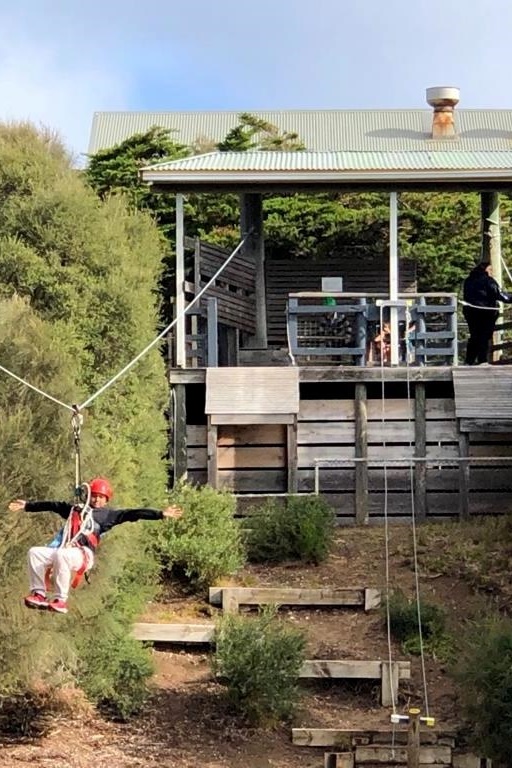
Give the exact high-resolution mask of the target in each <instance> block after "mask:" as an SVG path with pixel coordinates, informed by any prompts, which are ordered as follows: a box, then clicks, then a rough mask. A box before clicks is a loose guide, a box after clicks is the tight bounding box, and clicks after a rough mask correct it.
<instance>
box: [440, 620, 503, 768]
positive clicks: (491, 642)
mask: <svg viewBox="0 0 512 768" xmlns="http://www.w3.org/2000/svg"><path fill="white" fill-rule="evenodd" d="M465 641H466V642H465V646H464V648H463V650H462V652H461V654H460V657H459V660H458V662H457V665H456V666H455V669H454V673H455V677H456V678H457V679H458V681H459V683H460V699H461V703H462V708H463V712H464V714H465V716H466V717H467V719H468V720H469V723H470V726H471V732H472V740H473V746H474V748H475V750H478V752H479V753H480V754H483V755H485V756H486V757H489V758H491V759H492V764H493V765H494V766H495V768H506V766H509V765H510V741H511V739H512V622H511V621H510V619H508V618H507V619H504V618H497V619H487V620H485V621H484V622H481V623H478V624H475V625H474V626H473V627H472V628H470V629H469V630H468V632H467V633H466V634H465Z"/></svg>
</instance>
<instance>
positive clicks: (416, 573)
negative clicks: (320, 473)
mask: <svg viewBox="0 0 512 768" xmlns="http://www.w3.org/2000/svg"><path fill="white" fill-rule="evenodd" d="M384 305H385V302H383V303H382V304H381V305H380V327H381V341H380V379H381V425H382V446H383V449H384V453H385V451H386V433H385V423H386V419H385V413H386V393H385V379H384V333H383V331H382V329H383V327H384V325H383V310H384ZM410 320H411V318H410V311H409V306H408V304H406V305H405V327H406V329H407V328H408V327H409V325H410ZM405 364H406V389H407V412H408V425H409V459H410V460H409V481H410V492H411V519H412V541H413V561H414V577H415V591H416V611H417V618H418V637H419V644H420V658H421V670H422V680H423V695H424V700H425V712H426V715H427V717H429V701H428V686H427V675H426V664H425V648H424V642H423V630H422V625H421V600H420V583H419V566H418V544H417V532H416V504H415V493H414V470H413V466H414V461H413V460H412V448H413V443H412V419H411V410H412V398H411V379H410V366H409V354H408V350H407V349H406V357H405ZM383 470H384V541H385V561H386V562H385V582H386V590H385V591H386V625H387V642H388V666H389V678H390V679H389V687H390V690H391V692H392V693H391V696H392V707H393V715H395V714H396V702H395V696H394V688H393V684H392V644H391V613H390V607H389V597H390V567H389V560H390V557H389V515H388V475H387V462H386V460H384V463H383ZM393 722H394V721H393ZM394 744H395V729H394V725H393V731H392V745H391V748H392V750H394Z"/></svg>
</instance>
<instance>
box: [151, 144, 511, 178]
mask: <svg viewBox="0 0 512 768" xmlns="http://www.w3.org/2000/svg"><path fill="white" fill-rule="evenodd" d="M439 169H443V170H488V169H493V170H503V171H506V172H507V173H510V174H512V146H511V148H510V149H509V150H508V151H501V152H495V151H492V152H469V151H457V150H444V149H443V150H438V149H436V150H424V151H422V152H307V151H303V152H276V151H267V152H265V151H255V152H210V153H208V154H205V155H193V156H191V157H186V158H183V159H180V160H172V161H168V162H163V163H156V164H155V165H150V166H147V167H146V168H143V169H142V170H143V171H144V172H145V173H146V172H147V173H148V174H149V173H151V172H152V173H158V172H162V171H163V172H166V171H170V172H181V171H184V172H185V171H204V172H207V171H227V172H229V171H262V172H265V171H285V172H294V171H339V172H344V171H368V170H369V171H373V170H379V171H386V170H411V171H430V170H439Z"/></svg>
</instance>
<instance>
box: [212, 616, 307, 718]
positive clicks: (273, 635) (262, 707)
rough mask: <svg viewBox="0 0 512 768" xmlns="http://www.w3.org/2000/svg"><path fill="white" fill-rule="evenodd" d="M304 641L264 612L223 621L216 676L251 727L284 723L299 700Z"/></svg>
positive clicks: (214, 662)
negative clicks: (298, 684) (281, 721)
mask: <svg viewBox="0 0 512 768" xmlns="http://www.w3.org/2000/svg"><path fill="white" fill-rule="evenodd" d="M305 645H306V642H305V637H304V635H303V633H302V632H301V631H299V630H298V629H295V628H292V627H289V626H287V625H286V624H285V623H284V622H283V621H281V620H279V619H277V617H276V609H275V608H274V607H272V606H267V607H266V608H265V609H263V610H262V611H260V613H259V615H258V616H257V617H256V618H248V617H243V616H239V615H235V616H234V615H226V616H224V617H223V618H222V620H221V622H220V624H219V627H218V628H217V631H216V650H215V654H214V656H213V660H212V666H213V670H214V672H215V673H216V674H217V675H219V676H220V678H221V679H223V680H224V681H225V682H226V685H227V691H228V698H229V701H230V703H231V704H232V705H233V707H234V708H235V709H236V711H237V712H239V713H241V714H242V715H243V716H244V717H245V718H246V719H247V720H248V721H249V722H250V723H251V724H253V725H274V724H276V723H277V722H278V721H280V720H283V719H286V718H288V717H289V716H290V715H291V714H292V712H293V710H294V708H295V705H296V702H297V698H298V686H297V682H298V676H299V671H300V668H301V666H302V663H303V661H304V654H305Z"/></svg>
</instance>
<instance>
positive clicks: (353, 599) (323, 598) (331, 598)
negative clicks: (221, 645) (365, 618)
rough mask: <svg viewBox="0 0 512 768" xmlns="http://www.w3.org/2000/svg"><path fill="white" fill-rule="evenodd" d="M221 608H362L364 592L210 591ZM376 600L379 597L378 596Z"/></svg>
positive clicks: (274, 589)
mask: <svg viewBox="0 0 512 768" xmlns="http://www.w3.org/2000/svg"><path fill="white" fill-rule="evenodd" d="M378 593H379V590H374V591H373V594H372V596H371V598H369V601H371V602H375V601H376V599H377V595H378ZM220 595H222V605H223V607H224V606H225V605H226V601H227V602H228V603H229V605H231V606H234V605H235V603H236V604H237V605H238V606H240V605H268V604H277V605H312V606H365V605H366V602H367V598H366V594H365V590H364V589H359V588H357V587H354V588H340V589H297V588H293V587H221V588H219V587H213V588H210V602H213V601H214V604H215V603H217V604H218V602H219V596H220ZM379 598H380V594H379Z"/></svg>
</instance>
